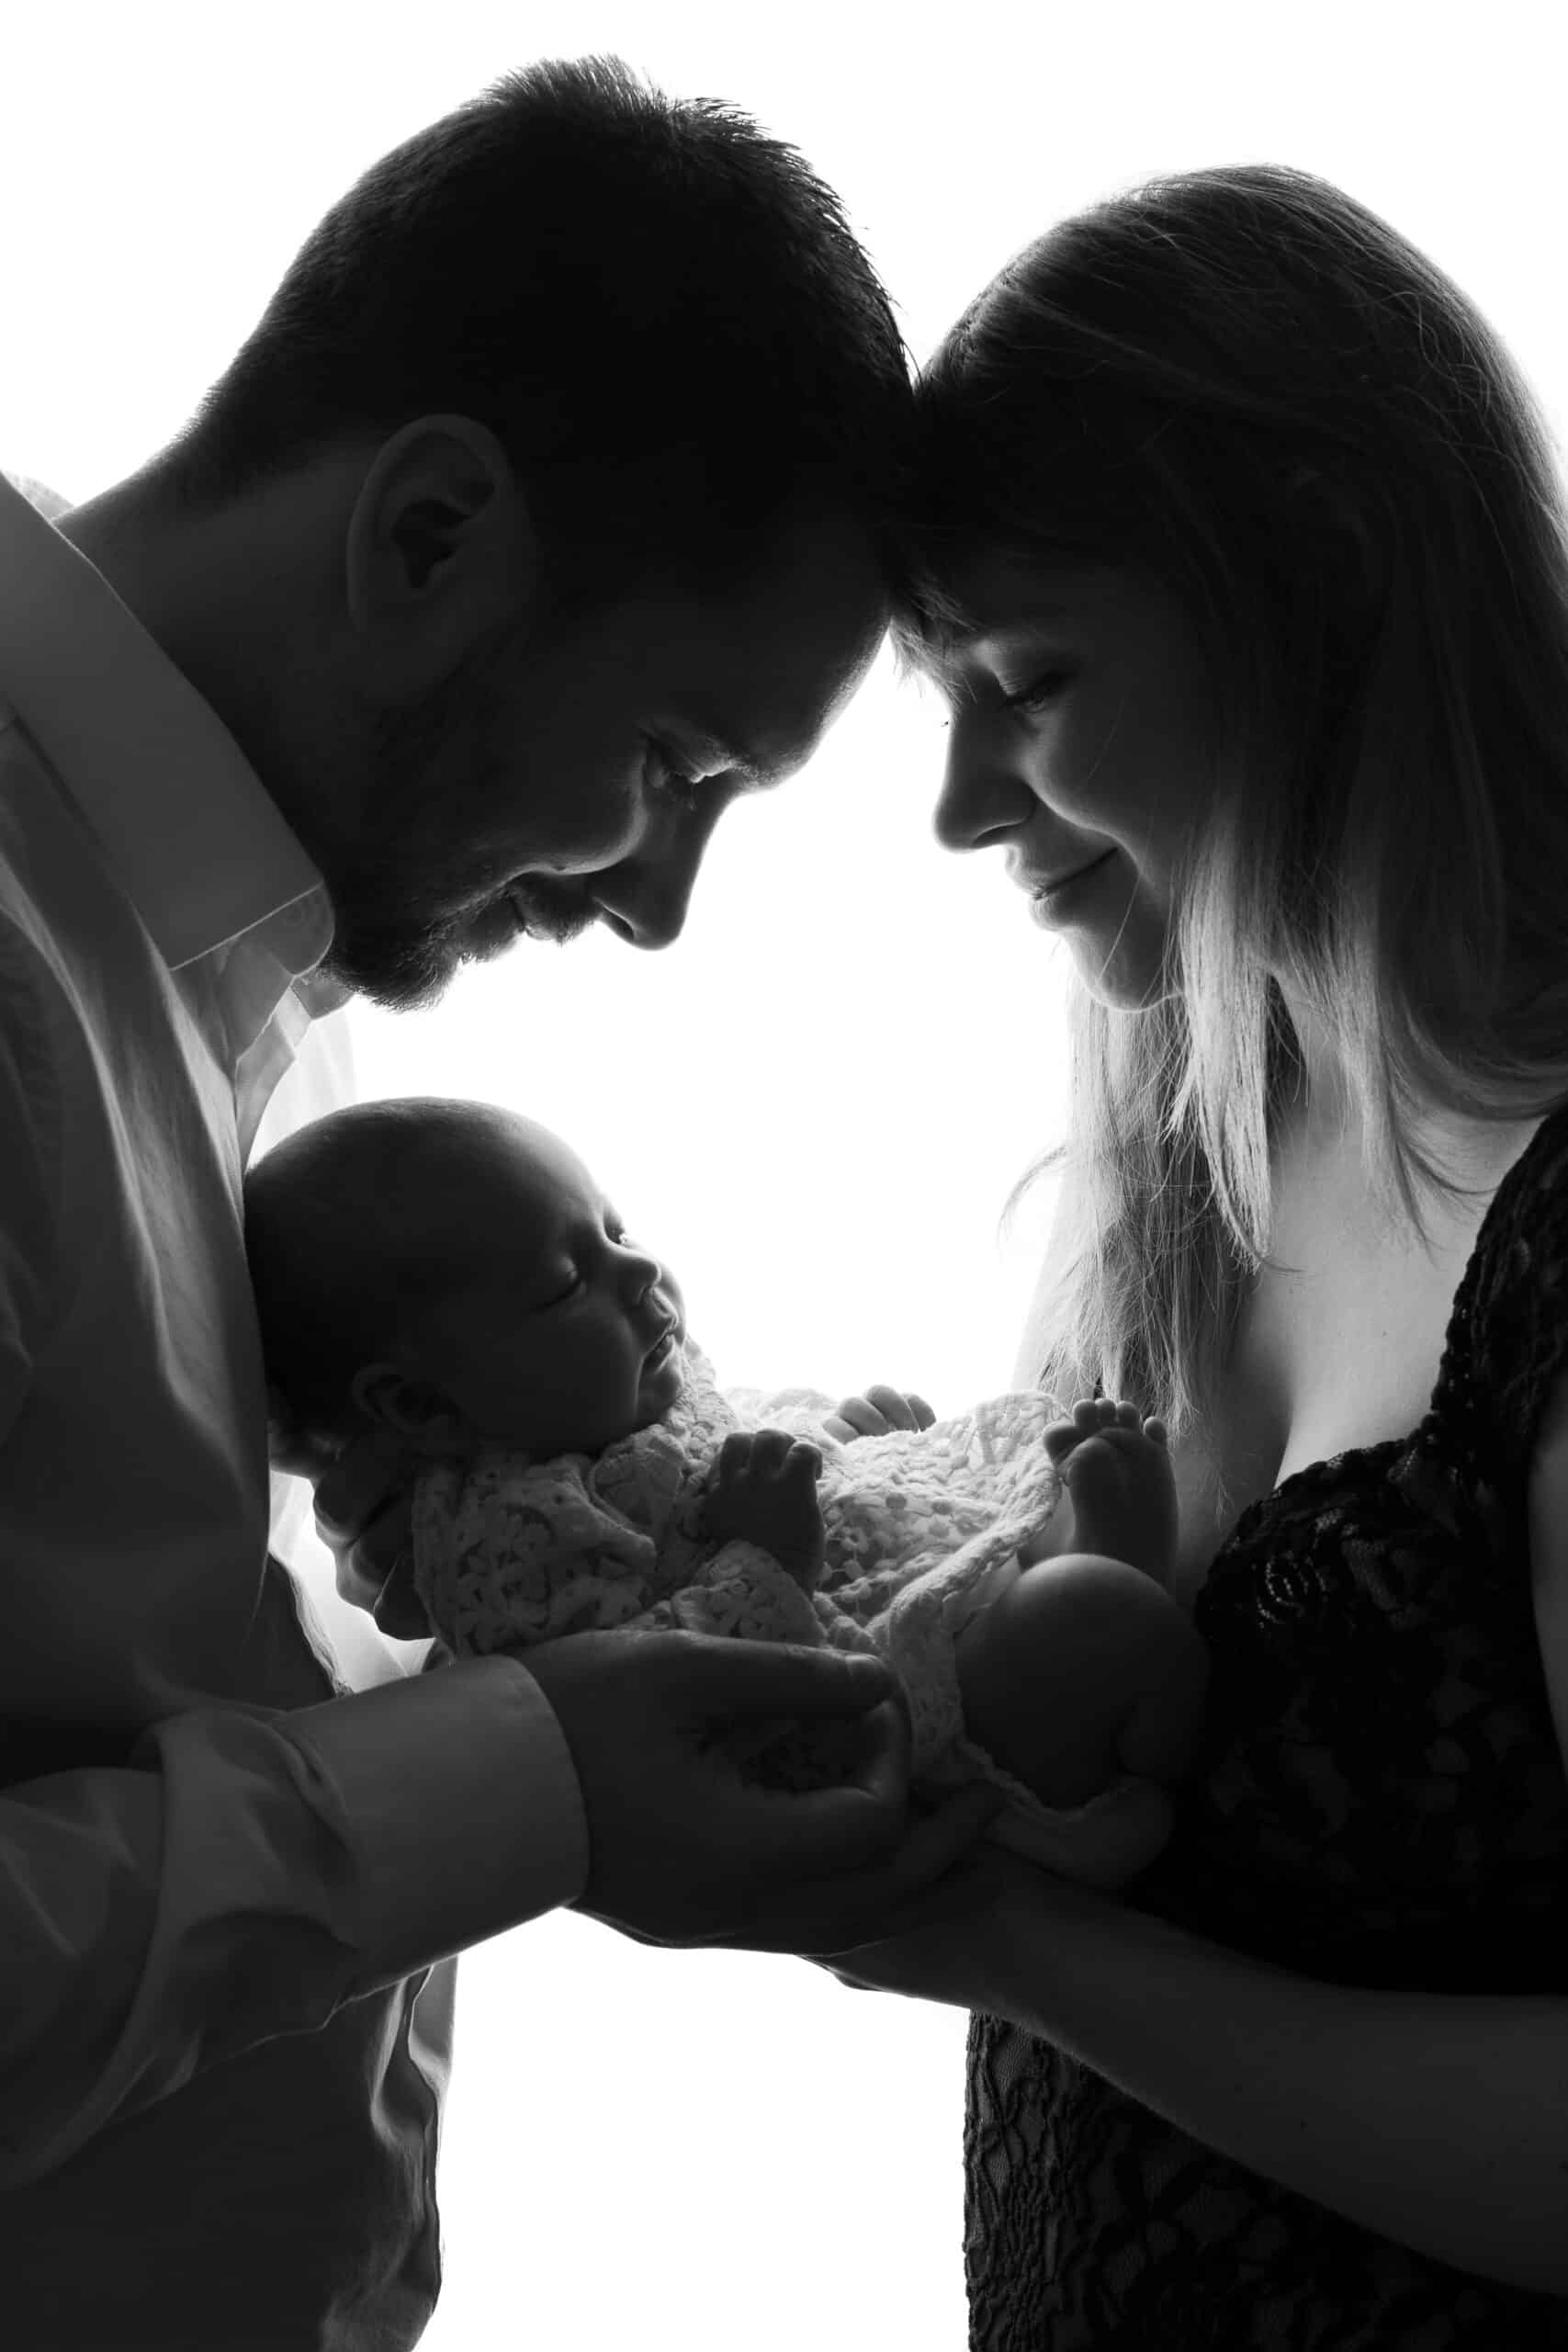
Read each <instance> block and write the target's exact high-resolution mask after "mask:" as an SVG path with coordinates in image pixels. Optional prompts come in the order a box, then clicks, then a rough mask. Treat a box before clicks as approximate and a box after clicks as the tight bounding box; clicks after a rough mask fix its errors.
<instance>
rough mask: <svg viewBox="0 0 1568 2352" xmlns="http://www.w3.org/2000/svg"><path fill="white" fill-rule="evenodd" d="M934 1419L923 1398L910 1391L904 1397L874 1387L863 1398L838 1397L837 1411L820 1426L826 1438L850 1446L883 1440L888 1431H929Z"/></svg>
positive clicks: (896, 1391)
mask: <svg viewBox="0 0 1568 2352" xmlns="http://www.w3.org/2000/svg"><path fill="white" fill-rule="evenodd" d="M935 1419H936V1415H935V1414H934V1413H933V1412H932V1411H931V1407H930V1406H929V1405H928V1404H927V1403H926V1400H925V1398H924V1397H917V1396H916V1394H915V1392H914V1390H913V1389H912V1388H911V1389H910V1390H909V1391H908V1394H907V1395H906V1393H905V1392H904V1390H902V1389H901V1388H885V1387H883V1386H881V1385H877V1386H876V1387H874V1388H868V1389H867V1390H866V1392H865V1395H864V1396H863V1397H841V1398H840V1402H839V1408H838V1410H837V1411H836V1412H833V1413H830V1414H829V1416H828V1419H826V1420H825V1421H824V1422H823V1424H822V1426H823V1428H824V1429H825V1430H827V1431H828V1433H829V1437H836V1438H838V1439H839V1440H840V1442H841V1443H842V1444H844V1445H850V1444H852V1443H853V1442H854V1440H855V1439H856V1438H857V1437H886V1434H887V1432H888V1430H929V1429H930V1427H931V1423H932V1422H933V1421H934V1420H935Z"/></svg>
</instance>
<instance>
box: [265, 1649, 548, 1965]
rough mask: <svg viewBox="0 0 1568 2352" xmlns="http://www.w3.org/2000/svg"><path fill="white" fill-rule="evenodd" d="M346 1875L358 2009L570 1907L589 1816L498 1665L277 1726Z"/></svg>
mask: <svg viewBox="0 0 1568 2352" xmlns="http://www.w3.org/2000/svg"><path fill="white" fill-rule="evenodd" d="M273 1728H274V1730H275V1731H276V1733H278V1734H279V1735H280V1736H283V1737H284V1738H287V1739H290V1740H292V1741H293V1742H294V1744H295V1745H296V1746H297V1747H299V1749H300V1750H301V1751H302V1753H303V1754H304V1756H305V1758H306V1760H307V1762H308V1763H309V1764H310V1766H311V1767H312V1768H313V1771H314V1774H315V1776H316V1778H317V1782H318V1786H319V1787H320V1789H321V1793H322V1795H323V1797H325V1798H326V1799H327V1801H328V1802H329V1803H330V1804H332V1807H333V1811H335V1812H336V1813H337V1815H338V1817H339V1824H340V1827H341V1830H342V1834H343V1836H344V1838H345V1839H346V1841H347V1843H348V1845H349V1847H350V1849H351V1851H352V1852H353V1854H354V1856H355V1862H356V1865H357V1880H358V1888H359V1896H360V1902H359V1905H358V1913H359V1916H358V1918H357V1921H356V1932H355V1943H356V1944H357V1946H358V1949H359V1951H360V1954H361V1957H362V1962H363V1972H362V1973H360V1972H356V1975H357V1978H358V1981H357V1982H356V1984H355V1994H356V1995H363V1994H365V1993H370V1992H374V1991H376V1990H377V1989H378V1988H379V1987H380V1986H382V1985H394V1984H396V1983H397V1982H398V1981H399V1980H400V1978H401V1977H405V1976H412V1974H414V1973H415V1972H416V1971H417V1970H419V1969H422V1968H426V1967H428V1966H429V1965H430V1964H431V1962H434V1961H437V1960H443V1959H445V1958H446V1956H447V1955H448V1954H449V1953H451V1952H455V1951H465V1950H467V1948H468V1946H469V1945H470V1944H477V1943H483V1942H484V1941H485V1939H487V1938H488V1937H490V1936H495V1935H500V1934H501V1933H502V1930H503V1929H505V1928H513V1927H517V1926H519V1925H520V1924H521V1923H522V1922H523V1921H524V1920H525V1919H536V1918H537V1917H539V1916H540V1915H541V1913H543V1912H546V1911H552V1910H554V1909H555V1907H556V1906H557V1905H558V1904H562V1903H572V1902H575V1901H576V1900H577V1898H578V1896H579V1895H580V1894H581V1893H582V1891H583V1889H584V1887H585V1886H586V1885H587V1883H588V1864H589V1849H588V1817H587V1814H586V1812H585V1810H584V1808H583V1803H582V1792H581V1788H580V1786H579V1784H578V1778H577V1769H576V1767H575V1765H574V1764H573V1763H572V1760H571V1751H570V1748H569V1747H568V1746H567V1741H566V1735H565V1733H564V1732H563V1731H562V1730H561V1727H560V1724H559V1723H558V1721H557V1719H556V1714H555V1710H554V1709H553V1708H552V1707H551V1705H550V1703H549V1701H548V1700H547V1698H546V1697H545V1694H544V1692H543V1691H541V1690H540V1688H539V1686H538V1684H537V1683H536V1681H535V1679H534V1678H533V1676H532V1675H531V1674H529V1673H528V1671H527V1670H526V1668H524V1667H522V1666H520V1665H519V1664H518V1663H517V1661H516V1659H514V1658H510V1657H479V1658H457V1659H454V1660H453V1661H452V1662H451V1664H450V1665H448V1666H446V1668H444V1670H443V1671H442V1672H441V1673H439V1674H420V1675H415V1676H412V1677H410V1678H409V1679H406V1680H402V1681H399V1682H392V1683H383V1684H381V1685H380V1686H378V1688H377V1689H375V1690H372V1691H354V1692H352V1693H351V1694H350V1695H349V1696H348V1697H346V1698H341V1699H333V1700H332V1701H330V1702H327V1703H326V1704H324V1705H321V1706H316V1707H301V1708H298V1709H294V1710H291V1711H290V1712H289V1713H288V1714H287V1715H284V1716H280V1717H278V1718H276V1720H275V1723H274V1725H273Z"/></svg>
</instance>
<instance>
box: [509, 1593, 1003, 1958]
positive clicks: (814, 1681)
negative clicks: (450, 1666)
mask: <svg viewBox="0 0 1568 2352" xmlns="http://www.w3.org/2000/svg"><path fill="white" fill-rule="evenodd" d="M513 1655H514V1656H515V1657H516V1659H517V1663H518V1664H519V1665H520V1666H522V1667H523V1668H525V1669H526V1671H527V1672H528V1673H529V1674H531V1675H532V1676H533V1677H534V1679H535V1680H536V1682H537V1683H538V1685H539V1687H540V1689H541V1690H542V1691H544V1693H545V1696H546V1697H547V1699H548V1701H549V1702H550V1705H551V1706H552V1708H553V1709H554V1710H555V1713H556V1716H557V1719H558V1722H559V1724H560V1726H561V1730H562V1732H563V1733H564V1735H565V1737H566V1741H567V1745H568V1747H570V1750H571V1756H572V1761H573V1763H574V1764H575V1766H576V1768H577V1775H578V1781H579V1784H580V1786H581V1791H582V1800H583V1804H584V1807H585V1810H586V1812H587V1815H588V1832H589V1849H590V1858H591V1859H590V1871H589V1880H588V1884H587V1886H586V1887H585V1888H584V1890H583V1892H582V1894H581V1895H580V1896H579V1897H578V1899H577V1901H576V1903H575V1904H573V1905H571V1908H572V1909H573V1910H577V1911H581V1912H584V1913H585V1914H586V1915H587V1916H588V1917H591V1918H595V1919H599V1920H601V1921H602V1922H603V1923H604V1925H605V1926H606V1927H611V1928H615V1929H617V1930H618V1932H619V1933H621V1934H622V1935H626V1936H630V1937H632V1938H633V1939H635V1940H636V1941H637V1942H639V1943H653V1944H664V1945H672V1946H678V1947H682V1948H684V1947H689V1946H694V1945H705V1944H716V1945H723V1946H726V1947H728V1948H730V1949H732V1950H735V1951H787V1952H798V1953H806V1954H810V1953H818V1952H840V1951H845V1950H846V1949H848V1948H850V1947H851V1946H853V1945H855V1944H858V1943H863V1942H864V1941H866V1940H867V1939H870V1938H872V1937H881V1936H886V1935H889V1934H893V1933H897V1932H898V1931H899V1930H900V1929H908V1928H916V1927H919V1926H922V1925H926V1924H929V1923H931V1921H932V1920H935V1919H940V1918H942V1917H947V1916H948V1914H949V1911H950V1910H951V1907H952V1902H953V1889H952V1885H951V1883H950V1881H951V1878H952V1874H953V1870H954V1867H955V1865H956V1864H957V1863H958V1862H959V1861H960V1860H962V1859H963V1857H964V1856H965V1855H966V1854H967V1853H968V1852H969V1850H970V1849H971V1848H972V1847H973V1845H974V1843H975V1841H976V1838H978V1836H979V1834H980V1831H981V1830H982V1829H983V1828H984V1826H985V1825H986V1823H987V1822H988V1821H989V1820H991V1819H992V1818H993V1817H994V1815H995V1814H996V1812H997V1810H998V1805H999V1804H1000V1802H1001V1799H1000V1795H999V1792H998V1791H997V1790H995V1789H993V1788H991V1787H989V1786H988V1785H987V1786H982V1787H975V1788H968V1789H964V1790H963V1791H962V1792H960V1793H959V1795H958V1796H956V1797H955V1798H953V1800H951V1801H950V1802H949V1803H947V1804H943V1805H942V1806H940V1807H937V1808H932V1809H930V1810H927V1809H925V1808H923V1807H920V1806H919V1805H916V1804H911V1802H910V1798H909V1790H908V1761H909V1724H908V1710H907V1707H906V1704H905V1702H904V1700H903V1697H902V1694H901V1692H900V1691H899V1690H898V1686H897V1679H896V1678H895V1676H894V1675H893V1674H892V1672H891V1670H890V1669H889V1668H887V1667H886V1666H885V1665H883V1664H882V1663H881V1661H880V1660H878V1659H875V1658H868V1657H863V1656H859V1655H856V1656H849V1655H846V1653H844V1652H843V1651H841V1650H810V1649H802V1648H797V1647H795V1645H791V1644H786V1643H782V1642H745V1641H733V1640H729V1639H727V1638H725V1637H723V1636H720V1635H716V1634H680V1633H656V1634H650V1633H646V1632H634V1631H632V1630H630V1629H621V1630H616V1631H614V1632H608V1633H592V1634H565V1635H562V1636H561V1637H560V1638H558V1640H555V1641H551V1642H543V1643H539V1644H537V1645H535V1646H533V1647H531V1648H529V1649H527V1650H524V1651H519V1652H515V1653H513ZM781 1717H782V1718H784V1719H785V1720H788V1719H791V1718H796V1719H798V1718H807V1719H810V1720H813V1721H816V1722H818V1723H820V1722H824V1721H826V1720H829V1719H833V1718H837V1719H838V1720H840V1722H844V1723H852V1722H855V1721H856V1720H857V1719H858V1720H859V1722H860V1723H861V1724H862V1725H863V1729H864V1732H865V1741H864V1753H863V1758H862V1760H861V1761H860V1763H859V1765H858V1766H857V1767H856V1769H855V1770H854V1771H853V1772H852V1775H851V1777H850V1778H849V1779H847V1780H846V1781H844V1782H843V1783H842V1784H841V1785H840V1786H837V1787H832V1788H825V1789H814V1790H811V1791H809V1792H806V1793H793V1792H792V1793H785V1792H782V1791H780V1790H777V1789H768V1788H765V1787H760V1786H758V1785H756V1784H755V1783H750V1782H748V1781H743V1780H742V1779H741V1777H740V1774H739V1771H738V1770H737V1768H736V1765H735V1762H734V1760H733V1759H732V1758H730V1757H729V1756H728V1754H727V1753H726V1751H725V1749H724V1747H723V1744H722V1743H723V1738H724V1735H725V1733H726V1732H727V1731H733V1730H734V1729H735V1728H736V1726H737V1725H739V1726H740V1727H741V1728H743V1729H744V1728H747V1727H752V1726H755V1724H757V1723H758V1722H759V1720H760V1719H777V1718H781Z"/></svg>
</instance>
